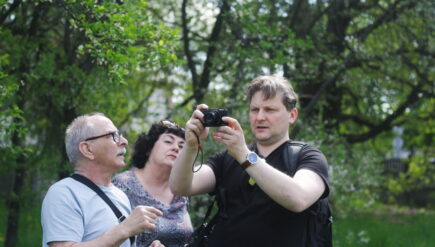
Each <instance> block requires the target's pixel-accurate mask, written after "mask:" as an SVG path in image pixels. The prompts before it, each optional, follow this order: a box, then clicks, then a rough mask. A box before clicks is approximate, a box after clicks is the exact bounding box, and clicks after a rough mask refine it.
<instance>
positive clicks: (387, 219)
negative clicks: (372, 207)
mask: <svg viewBox="0 0 435 247" xmlns="http://www.w3.org/2000/svg"><path fill="white" fill-rule="evenodd" d="M333 227H334V228H333V229H334V237H333V239H334V247H348V246H349V247H359V246H368V247H388V246H391V247H435V234H434V233H435V214H434V213H415V214H409V213H407V214H404V213H401V214H385V213H384V214H379V215H373V214H361V215H353V216H350V217H349V218H346V219H337V220H335V222H334V226H333Z"/></svg>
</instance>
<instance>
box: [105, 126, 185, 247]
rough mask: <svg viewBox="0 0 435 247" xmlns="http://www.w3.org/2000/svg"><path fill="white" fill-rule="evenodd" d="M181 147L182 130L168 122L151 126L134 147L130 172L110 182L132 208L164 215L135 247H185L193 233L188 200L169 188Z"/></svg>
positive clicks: (139, 239)
mask: <svg viewBox="0 0 435 247" xmlns="http://www.w3.org/2000/svg"><path fill="white" fill-rule="evenodd" d="M183 146H184V129H183V128H182V127H180V126H178V125H176V124H175V123H173V122H171V121H169V120H164V121H160V122H159V123H157V124H153V125H152V126H151V128H150V130H149V131H148V133H146V134H145V133H142V134H141V135H140V136H139V137H138V139H137V141H136V143H135V145H134V152H133V157H132V166H133V167H132V169H130V170H128V171H125V172H123V173H121V174H118V175H117V176H116V177H115V178H114V179H113V184H115V185H116V186H117V187H118V188H120V189H121V190H123V191H124V192H125V194H127V196H128V198H129V199H130V202H131V206H132V208H135V207H136V206H138V205H145V206H152V207H155V208H157V209H159V210H161V211H162V212H163V216H161V217H159V218H158V220H157V224H156V228H157V231H156V232H152V231H145V232H143V233H141V234H139V235H138V236H137V239H136V246H137V247H140V246H149V245H150V244H151V243H152V242H153V241H154V240H156V239H158V240H160V242H161V243H162V244H164V245H165V246H166V247H170V246H184V244H185V243H186V242H187V241H188V240H189V237H190V235H191V234H192V232H193V227H192V222H191V221H190V217H189V214H188V211H187V205H188V198H187V197H184V196H176V195H174V194H173V193H172V192H171V190H170V189H169V184H168V181H169V174H170V173H171V169H172V165H173V164H174V161H175V159H176V158H177V156H178V154H179V153H180V151H181V149H182V148H183Z"/></svg>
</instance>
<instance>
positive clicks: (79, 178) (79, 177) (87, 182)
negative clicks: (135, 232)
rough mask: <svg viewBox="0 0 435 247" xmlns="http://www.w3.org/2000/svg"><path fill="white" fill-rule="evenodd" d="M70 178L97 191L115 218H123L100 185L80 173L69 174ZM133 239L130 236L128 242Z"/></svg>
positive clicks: (120, 220)
mask: <svg viewBox="0 0 435 247" xmlns="http://www.w3.org/2000/svg"><path fill="white" fill-rule="evenodd" d="M71 178H73V179H75V180H77V181H79V182H81V183H83V184H84V185H86V186H88V187H89V188H90V189H92V190H93V191H95V193H97V195H99V196H100V197H101V199H103V201H105V202H106V203H107V205H109V207H110V208H111V209H112V211H113V213H114V214H115V215H116V218H118V221H119V223H121V222H122V221H124V220H125V216H124V215H123V214H122V213H121V211H119V209H118V208H117V207H116V206H115V204H113V202H112V200H110V198H109V197H108V196H107V195H106V193H104V192H103V191H102V190H101V189H100V187H98V186H97V185H96V184H95V183H94V182H92V181H91V180H89V179H88V178H87V177H85V176H83V175H80V174H78V173H74V174H73V175H71ZM134 241H135V236H131V237H130V244H131V245H133V244H134Z"/></svg>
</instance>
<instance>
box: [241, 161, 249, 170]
mask: <svg viewBox="0 0 435 247" xmlns="http://www.w3.org/2000/svg"><path fill="white" fill-rule="evenodd" d="M251 165H252V163H251V162H249V160H245V162H243V163H242V164H241V166H242V168H243V170H246V168H248V167H250V166H251Z"/></svg>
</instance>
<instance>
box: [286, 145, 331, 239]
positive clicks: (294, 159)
mask: <svg viewBox="0 0 435 247" xmlns="http://www.w3.org/2000/svg"><path fill="white" fill-rule="evenodd" d="M289 144H290V145H288V146H287V148H288V150H287V152H284V157H283V158H284V163H286V164H288V167H287V168H288V172H289V175H290V176H292V177H293V176H294V174H295V173H296V170H297V168H298V161H299V153H300V151H301V149H302V148H304V147H306V146H308V144H306V143H303V142H296V141H290V143H289ZM305 213H306V214H307V217H308V236H307V239H308V244H307V247H332V222H333V218H332V214H331V207H330V204H329V201H328V199H327V198H323V199H320V200H318V201H317V202H316V203H314V204H313V205H312V206H311V207H310V208H309V209H308V210H307V211H306V212H305Z"/></svg>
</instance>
